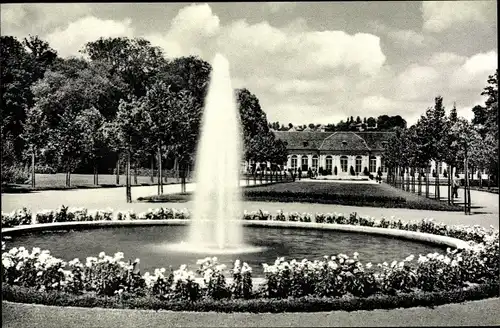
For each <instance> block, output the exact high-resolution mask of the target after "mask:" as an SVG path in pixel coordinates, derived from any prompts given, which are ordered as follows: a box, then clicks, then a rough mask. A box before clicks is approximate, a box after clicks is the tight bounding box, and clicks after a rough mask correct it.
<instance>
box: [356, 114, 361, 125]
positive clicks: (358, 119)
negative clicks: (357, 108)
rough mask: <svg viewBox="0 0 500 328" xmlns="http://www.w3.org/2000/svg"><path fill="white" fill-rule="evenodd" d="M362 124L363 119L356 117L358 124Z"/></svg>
mask: <svg viewBox="0 0 500 328" xmlns="http://www.w3.org/2000/svg"><path fill="white" fill-rule="evenodd" d="M360 123H361V117H359V116H357V117H356V124H360Z"/></svg>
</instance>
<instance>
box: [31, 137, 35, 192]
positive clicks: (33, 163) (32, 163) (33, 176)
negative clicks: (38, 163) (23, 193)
mask: <svg viewBox="0 0 500 328" xmlns="http://www.w3.org/2000/svg"><path fill="white" fill-rule="evenodd" d="M35 185H36V184H35V147H33V152H32V154H31V187H33V188H35Z"/></svg>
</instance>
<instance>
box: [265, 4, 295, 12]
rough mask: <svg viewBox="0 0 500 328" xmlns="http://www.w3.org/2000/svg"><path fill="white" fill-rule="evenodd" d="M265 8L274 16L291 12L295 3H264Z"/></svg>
mask: <svg viewBox="0 0 500 328" xmlns="http://www.w3.org/2000/svg"><path fill="white" fill-rule="evenodd" d="M264 5H265V7H266V9H267V10H269V11H270V12H271V13H273V14H275V13H277V12H279V11H285V10H286V11H291V10H293V9H294V8H295V6H296V3H295V2H266V3H265V4H264Z"/></svg>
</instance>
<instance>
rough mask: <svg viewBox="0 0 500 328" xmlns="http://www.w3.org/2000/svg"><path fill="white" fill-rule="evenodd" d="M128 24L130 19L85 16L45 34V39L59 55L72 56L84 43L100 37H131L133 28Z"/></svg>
mask: <svg viewBox="0 0 500 328" xmlns="http://www.w3.org/2000/svg"><path fill="white" fill-rule="evenodd" d="M130 25H131V20H130V19H125V20H123V21H114V20H102V19H99V18H96V17H93V16H87V17H83V18H80V19H78V20H77V21H75V22H72V23H70V24H69V25H68V26H66V27H65V28H58V29H56V30H55V31H53V32H52V33H50V34H48V35H47V36H46V40H47V41H48V42H49V44H50V45H51V46H52V48H54V49H55V50H57V52H58V54H59V55H60V56H62V57H67V56H74V55H77V54H78V51H79V50H81V49H83V46H84V45H85V43H87V42H90V41H95V40H97V39H99V38H100V37H104V38H107V37H119V36H126V37H132V36H133V35H134V29H133V28H132V27H131V26H130Z"/></svg>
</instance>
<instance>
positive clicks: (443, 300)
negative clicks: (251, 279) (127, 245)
mask: <svg viewBox="0 0 500 328" xmlns="http://www.w3.org/2000/svg"><path fill="white" fill-rule="evenodd" d="M499 290H500V284H499V283H498V282H492V283H491V284H483V285H478V286H472V287H470V288H468V289H465V290H464V289H457V290H453V291H446V292H415V293H409V294H398V295H372V296H369V297H366V298H362V297H346V298H324V297H302V298H297V299H265V298H256V299H231V300H213V299H200V300H198V301H197V302H191V301H182V300H168V299H162V298H158V297H154V296H135V297H126V296H125V295H123V294H122V295H116V296H111V297H106V296H98V295H91V294H83V295H75V294H71V293H67V292H53V291H44V292H40V291H38V290H36V289H34V288H27V287H20V286H11V285H7V284H2V298H3V300H5V301H10V302H18V303H35V304H45V305H52V306H72V307H89V308H95V307H100V308H126V309H143V310H156V311H158V310H169V311H196V312H223V313H232V312H249V313H283V312H320V311H328V312H330V311H359V310H374V309H386V310H389V309H395V308H409V307H424V306H425V307H434V306H438V305H442V304H449V303H462V302H465V301H474V300H480V299H485V298H490V297H498V296H500V293H499Z"/></svg>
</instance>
